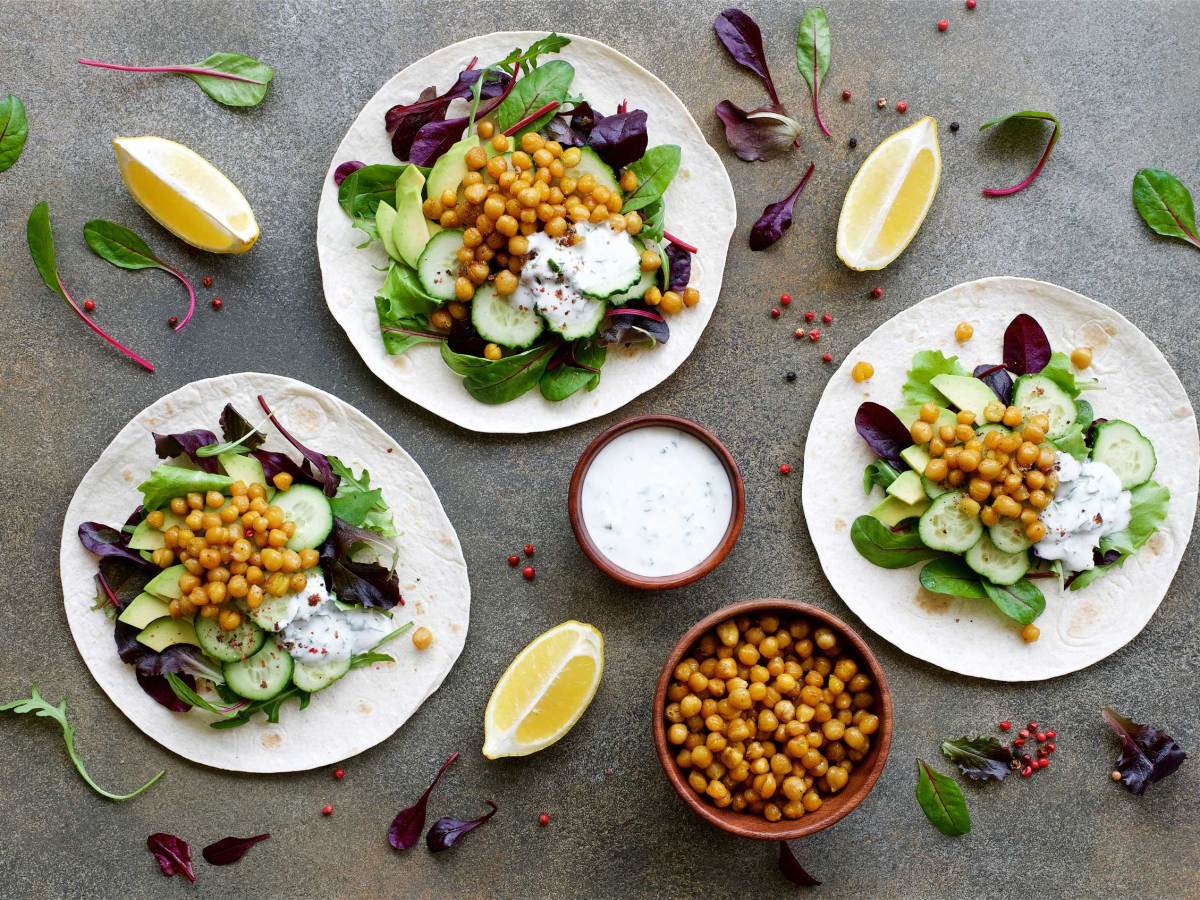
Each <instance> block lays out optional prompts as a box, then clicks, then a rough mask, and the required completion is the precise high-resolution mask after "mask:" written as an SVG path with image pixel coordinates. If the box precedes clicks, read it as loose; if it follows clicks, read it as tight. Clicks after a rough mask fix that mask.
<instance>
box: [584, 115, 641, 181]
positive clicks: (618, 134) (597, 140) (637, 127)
mask: <svg viewBox="0 0 1200 900" xmlns="http://www.w3.org/2000/svg"><path fill="white" fill-rule="evenodd" d="M648 143H649V138H648V136H647V134H646V112H645V110H641V109H634V110H630V111H629V112H624V113H617V114H616V115H615V116H605V117H604V118H603V119H601V120H600V121H599V122H597V123H596V125H595V127H594V128H592V130H591V133H590V134H589V136H588V140H587V144H588V146H589V147H591V148H592V149H593V150H595V151H596V155H597V156H599V157H600V158H601V159H602V160H604V162H606V163H608V165H610V166H611V167H612V168H613V169H623V168H624V167H625V166H627V165H629V164H630V163H633V162H637V160H639V159H641V158H642V157H643V156H644V155H645V153H646V145H647V144H648Z"/></svg>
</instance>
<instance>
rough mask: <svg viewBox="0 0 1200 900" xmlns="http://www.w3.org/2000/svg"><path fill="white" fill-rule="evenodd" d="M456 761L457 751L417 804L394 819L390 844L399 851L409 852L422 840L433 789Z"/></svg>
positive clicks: (435, 776) (451, 755) (389, 837)
mask: <svg viewBox="0 0 1200 900" xmlns="http://www.w3.org/2000/svg"><path fill="white" fill-rule="evenodd" d="M456 759H458V751H457V750H456V751H455V752H453V753H451V754H450V758H449V759H447V760H446V761H445V762H444V763H442V767H441V768H440V769H438V771H437V774H436V775H434V776H433V781H432V782H431V783H430V785H429V787H427V788H425V791H424V793H422V794H421V796H420V797H419V798H418V799H417V802H416V803H414V804H413V805H412V806H410V807H408V808H407V809H402V810H400V812H399V813H397V814H396V818H394V819H392V824H391V827H389V828H388V843H389V844H391V845H392V846H393V847H395V848H396V849H397V850H407V849H408V848H409V847H413V846H415V845H416V843H417V841H419V840H421V832H422V831H424V830H425V808H426V807H427V806H428V805H429V795H430V794H431V793H433V789H434V788H435V787H437V783H438V781H440V780H441V777H442V775H444V774H445V772H446V770H447V769H448V768H450V764H451V763H453V762H454V761H455V760H456Z"/></svg>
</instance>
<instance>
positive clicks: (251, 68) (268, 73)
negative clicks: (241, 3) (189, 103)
mask: <svg viewBox="0 0 1200 900" xmlns="http://www.w3.org/2000/svg"><path fill="white" fill-rule="evenodd" d="M79 62H80V64H82V65H85V66H91V67H93V68H97V69H115V70H116V71H118V72H163V73H166V74H171V75H186V76H187V77H188V78H190V79H191V80H192V81H194V82H196V84H197V85H199V86H200V90H202V91H204V93H206V94H208V96H209V97H211V98H212V99H213V100H216V101H217V102H218V103H220V104H221V105H222V106H234V107H249V106H258V104H260V103H262V101H263V98H264V97H266V96H267V88H268V87H270V85H271V79H272V78H274V77H275V70H274V69H272V68H271V67H270V66H268V65H266V64H265V63H263V62H261V61H259V60H257V59H255V58H254V57H253V56H246V55H245V54H243V53H213V54H211V55H210V56H208V57H206V58H205V59H202V60H200V62H198V63H195V64H192V65H169V66H119V65H116V64H115V63H106V62H100V60H98V59H81V60H79Z"/></svg>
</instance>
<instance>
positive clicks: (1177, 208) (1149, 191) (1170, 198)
mask: <svg viewBox="0 0 1200 900" xmlns="http://www.w3.org/2000/svg"><path fill="white" fill-rule="evenodd" d="M0 168H2V166H0ZM1133 205H1134V206H1135V207H1136V208H1137V211H1138V215H1139V216H1141V217H1142V221H1143V222H1145V223H1146V224H1147V225H1149V226H1150V228H1151V230H1153V231H1154V232H1155V233H1156V234H1161V235H1162V236H1163V237H1173V238H1179V239H1180V240H1182V241H1187V242H1188V243H1189V244H1191V245H1192V246H1193V247H1200V235H1198V234H1197V231H1196V208H1195V206H1194V204H1193V203H1192V195H1191V193H1190V192H1189V191H1188V189H1187V187H1185V186H1184V184H1183V182H1182V181H1180V180H1179V179H1178V178H1176V177H1175V176H1174V175H1172V174H1171V173H1170V172H1165V171H1163V170H1162V169H1141V170H1140V171H1138V173H1137V174H1136V175H1134V176H1133Z"/></svg>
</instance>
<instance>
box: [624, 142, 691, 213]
mask: <svg viewBox="0 0 1200 900" xmlns="http://www.w3.org/2000/svg"><path fill="white" fill-rule="evenodd" d="M681 159H682V153H681V151H680V149H679V147H678V146H676V145H675V144H659V145H658V146H657V147H651V148H650V149H649V150H647V151H646V154H645V156H643V157H642V158H641V159H639V160H638V161H637V162H635V163H633V164H632V165H631V166H629V168H630V170H631V171H632V172H633V174H634V175H636V176H637V180H638V185H637V187H635V188H634V189H633V190H632V191H630V192H629V193H627V194H626V195H625V205H624V206H622V207H621V212H623V213H627V212H633V211H634V210H638V209H644V208H645V207H647V206H649V205H650V204H651V203H654V202H655V201H656V200H658V199H660V198H661V197H662V195H663V194H665V193H666V191H667V186H668V185H670V183H671V179H673V178H674V177H675V173H676V172H678V171H679V162H680V160H681Z"/></svg>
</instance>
